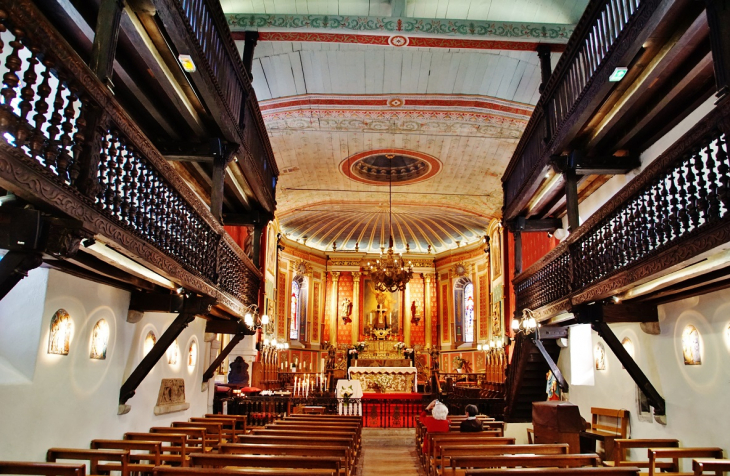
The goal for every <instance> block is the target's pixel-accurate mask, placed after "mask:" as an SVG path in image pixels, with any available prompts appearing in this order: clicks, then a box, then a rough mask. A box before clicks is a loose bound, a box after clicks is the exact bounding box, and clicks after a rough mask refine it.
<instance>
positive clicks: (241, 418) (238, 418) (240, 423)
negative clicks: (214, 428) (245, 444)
mask: <svg viewBox="0 0 730 476" xmlns="http://www.w3.org/2000/svg"><path fill="white" fill-rule="evenodd" d="M204 417H205V418H214V419H220V418H225V419H228V420H234V421H235V422H236V427H237V428H238V429H239V430H241V431H242V432H243V434H246V425H247V423H248V417H247V416H246V415H223V414H222V413H206V414H205V415H204Z"/></svg>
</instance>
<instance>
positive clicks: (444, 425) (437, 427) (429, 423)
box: [421, 400, 450, 454]
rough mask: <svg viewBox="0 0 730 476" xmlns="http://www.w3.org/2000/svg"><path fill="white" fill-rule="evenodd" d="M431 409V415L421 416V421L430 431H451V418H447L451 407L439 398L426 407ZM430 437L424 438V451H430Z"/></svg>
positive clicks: (425, 452) (428, 409) (427, 409)
mask: <svg viewBox="0 0 730 476" xmlns="http://www.w3.org/2000/svg"><path fill="white" fill-rule="evenodd" d="M428 411H431V416H428V415H426V416H423V414H422V416H421V421H422V422H423V425H424V426H425V427H426V431H427V432H428V433H447V432H448V431H449V423H450V422H449V420H448V419H447V418H446V417H447V416H448V414H449V409H448V408H447V407H446V405H444V404H443V403H441V402H439V401H438V400H434V401H433V402H431V403H430V404H429V405H428V406H427V407H426V412H428ZM428 449H429V448H428V438H425V439H424V440H423V453H424V454H427V453H428Z"/></svg>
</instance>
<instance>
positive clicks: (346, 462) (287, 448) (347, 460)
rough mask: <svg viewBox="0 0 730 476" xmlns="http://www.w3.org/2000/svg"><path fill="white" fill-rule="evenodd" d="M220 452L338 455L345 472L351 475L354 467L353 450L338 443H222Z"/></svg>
mask: <svg viewBox="0 0 730 476" xmlns="http://www.w3.org/2000/svg"><path fill="white" fill-rule="evenodd" d="M219 453H220V454H240V455H293V456H336V457H338V458H340V460H341V461H342V469H343V474H344V475H345V476H349V475H350V474H351V473H352V471H353V468H352V467H351V466H350V464H351V461H352V460H351V450H350V448H349V447H348V446H342V445H341V446H337V445H311V444H301V445H276V444H252V443H237V444H231V443H229V444H225V445H221V447H220V449H219Z"/></svg>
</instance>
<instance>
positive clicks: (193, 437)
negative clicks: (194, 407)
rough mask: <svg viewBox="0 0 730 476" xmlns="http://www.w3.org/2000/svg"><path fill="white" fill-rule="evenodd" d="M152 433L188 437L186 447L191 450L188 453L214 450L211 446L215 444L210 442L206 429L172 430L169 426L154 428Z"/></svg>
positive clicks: (180, 428)
mask: <svg viewBox="0 0 730 476" xmlns="http://www.w3.org/2000/svg"><path fill="white" fill-rule="evenodd" d="M150 433H163V434H180V435H186V436H187V440H186V445H187V447H188V450H189V451H188V453H193V452H195V451H201V452H203V453H206V452H209V451H211V450H212V449H213V447H212V446H211V444H212V443H213V442H211V441H209V439H208V432H207V430H206V429H205V428H192V427H191V428H187V427H177V428H171V427H169V426H153V427H152V428H150Z"/></svg>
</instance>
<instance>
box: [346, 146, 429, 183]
mask: <svg viewBox="0 0 730 476" xmlns="http://www.w3.org/2000/svg"><path fill="white" fill-rule="evenodd" d="M340 171H341V172H342V173H343V174H345V175H346V176H347V177H348V178H350V179H352V180H354V181H356V182H361V183H366V184H368V185H383V186H387V185H388V184H390V183H391V180H392V183H393V185H396V186H397V185H410V184H414V183H418V182H422V181H424V180H427V179H429V178H431V177H433V176H434V175H436V174H437V173H439V172H440V171H441V162H440V161H439V160H438V159H437V158H435V157H433V156H430V155H428V154H424V153H422V152H416V151H412V150H405V149H375V150H370V151H367V152H360V153H358V154H355V155H351V156H350V157H348V158H346V159H345V160H343V161H342V162H341V163H340ZM391 174H392V178H391Z"/></svg>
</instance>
